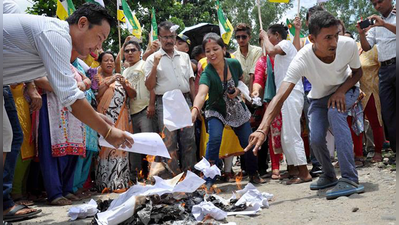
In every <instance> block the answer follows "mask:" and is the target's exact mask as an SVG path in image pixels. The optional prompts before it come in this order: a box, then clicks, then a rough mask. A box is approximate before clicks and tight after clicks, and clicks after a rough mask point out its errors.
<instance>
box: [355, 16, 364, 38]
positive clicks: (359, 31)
mask: <svg viewBox="0 0 399 225" xmlns="http://www.w3.org/2000/svg"><path fill="white" fill-rule="evenodd" d="M360 22H361V21H360V20H359V21H357V23H356V29H357V32H358V33H359V34H360V35H363V34H365V30H363V29H362V28H360V24H359V23H360Z"/></svg>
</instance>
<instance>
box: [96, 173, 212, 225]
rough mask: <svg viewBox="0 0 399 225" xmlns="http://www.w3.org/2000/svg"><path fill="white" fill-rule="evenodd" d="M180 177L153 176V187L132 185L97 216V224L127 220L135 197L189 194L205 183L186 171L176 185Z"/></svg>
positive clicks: (102, 224)
mask: <svg viewBox="0 0 399 225" xmlns="http://www.w3.org/2000/svg"><path fill="white" fill-rule="evenodd" d="M182 176H183V173H180V174H179V175H177V176H175V177H174V178H172V179H168V180H164V179H162V178H160V177H157V176H154V179H155V185H146V186H143V185H133V186H132V187H130V188H129V190H127V191H126V192H125V193H122V194H120V195H119V196H118V197H117V198H116V199H114V200H113V201H112V202H111V205H110V206H109V208H108V209H107V211H105V212H102V213H98V214H97V217H98V219H97V222H98V223H99V224H100V225H106V224H118V223H121V222H123V221H125V220H127V219H128V218H129V217H131V216H132V215H133V213H134V205H135V201H136V196H147V195H154V194H158V195H162V194H165V193H174V192H188V193H191V192H193V190H194V191H195V190H197V189H198V188H199V187H200V186H201V185H202V184H203V183H205V181H204V180H203V179H202V178H200V177H198V176H197V175H196V174H195V173H193V172H191V171H187V175H186V177H185V178H184V180H183V181H181V182H180V183H178V184H177V185H176V183H177V182H178V181H179V180H180V178H181V177H182Z"/></svg>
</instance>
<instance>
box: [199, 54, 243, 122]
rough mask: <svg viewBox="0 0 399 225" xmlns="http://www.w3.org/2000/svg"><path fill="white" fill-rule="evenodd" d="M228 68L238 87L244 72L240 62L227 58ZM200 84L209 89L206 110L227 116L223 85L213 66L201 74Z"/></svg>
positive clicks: (209, 66) (206, 68) (209, 65)
mask: <svg viewBox="0 0 399 225" xmlns="http://www.w3.org/2000/svg"><path fill="white" fill-rule="evenodd" d="M226 63H227V66H228V67H229V69H230V73H231V77H232V79H233V80H234V84H235V86H236V87H237V85H238V81H239V79H240V78H241V77H242V74H243V71H242V68H241V64H240V62H238V60H236V59H229V58H226ZM199 84H205V85H206V86H208V87H209V99H208V101H206V103H205V110H215V111H217V112H219V113H220V114H222V115H223V116H226V102H225V101H224V100H223V94H224V93H223V91H224V90H223V84H222V81H221V80H220V77H219V75H218V73H217V72H216V70H215V68H214V67H213V66H212V64H210V63H209V64H208V65H207V66H206V67H205V69H204V71H203V72H202V74H201V78H200V81H199Z"/></svg>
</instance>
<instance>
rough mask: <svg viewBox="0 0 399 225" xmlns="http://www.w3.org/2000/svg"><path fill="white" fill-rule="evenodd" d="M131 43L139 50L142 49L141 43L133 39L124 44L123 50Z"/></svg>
mask: <svg viewBox="0 0 399 225" xmlns="http://www.w3.org/2000/svg"><path fill="white" fill-rule="evenodd" d="M130 44H132V45H134V46H136V48H137V50H139V51H141V47H140V44H139V43H138V42H137V41H132V40H130V41H128V42H126V43H125V44H124V45H123V47H122V48H123V50H125V48H126V46H128V45H130Z"/></svg>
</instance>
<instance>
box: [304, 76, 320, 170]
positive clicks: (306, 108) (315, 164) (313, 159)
mask: <svg viewBox="0 0 399 225" xmlns="http://www.w3.org/2000/svg"><path fill="white" fill-rule="evenodd" d="M308 83H309V81H308ZM308 93H309V91H305V94H304V95H303V96H304V101H303V102H304V104H303V111H304V113H305V119H306V126H308V127H310V126H309V114H308V112H309V106H310V100H309V99H308ZM309 150H310V161H311V162H312V165H313V167H321V165H320V163H319V161H317V159H316V156H315V155H314V153H313V150H312V147H311V146H309Z"/></svg>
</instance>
